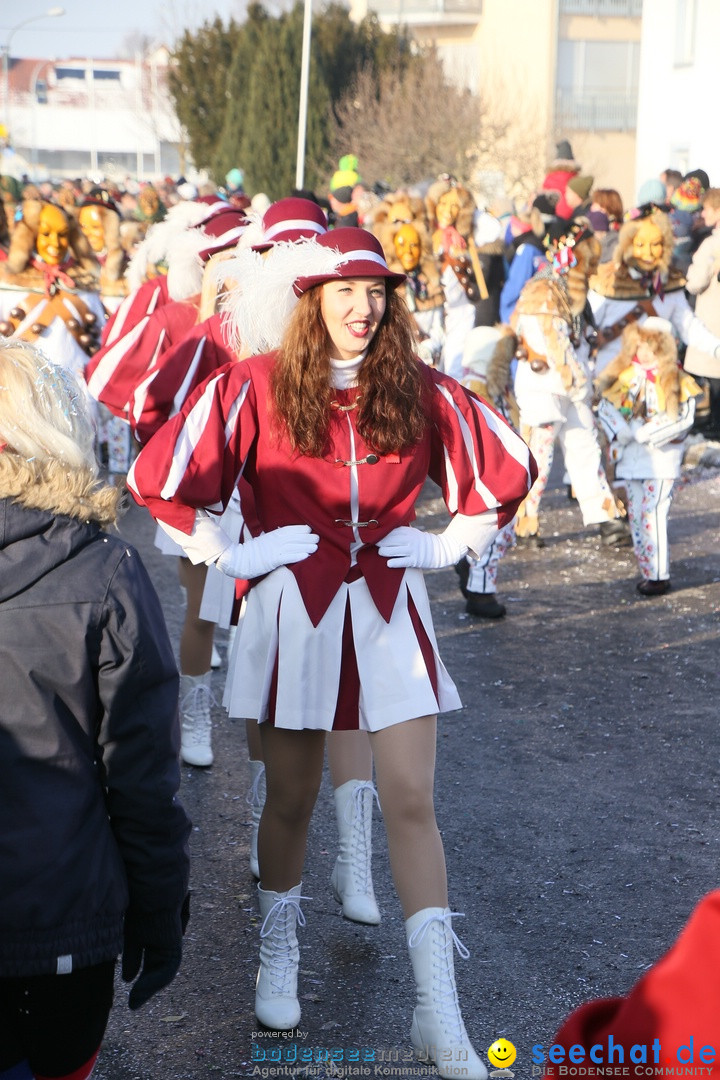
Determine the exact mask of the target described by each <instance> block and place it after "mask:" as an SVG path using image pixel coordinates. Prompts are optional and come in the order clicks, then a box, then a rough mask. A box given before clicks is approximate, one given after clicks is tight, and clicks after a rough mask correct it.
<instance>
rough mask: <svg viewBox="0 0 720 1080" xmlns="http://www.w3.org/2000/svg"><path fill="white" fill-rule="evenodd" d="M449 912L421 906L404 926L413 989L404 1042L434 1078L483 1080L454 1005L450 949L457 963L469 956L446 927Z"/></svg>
mask: <svg viewBox="0 0 720 1080" xmlns="http://www.w3.org/2000/svg"><path fill="white" fill-rule="evenodd" d="M453 914H456V912H451V911H450V908H440V907H435V908H423V910H422V911H418V912H416V913H415V914H414V915H412V916H411V917H410V918H409V919H408V920H407V921H406V923H405V931H406V933H407V943H408V952H409V953H410V960H411V962H412V967H413V973H414V975H415V983H416V986H417V1005H416V1006H415V1012H414V1013H413V1021H412V1027H411V1028H410V1041H411V1043H412V1045H413V1049H414V1050H415V1053H416V1054H417V1055H418V1057H421V1058H423V1059H425V1060H428V1059H429V1060H430V1061H433V1062H434V1063H435V1067H436V1068H437V1071H438V1073H439V1075H440V1076H442V1077H447V1078H452V1077H457V1076H462V1077H463V1080H487V1075H488V1073H487V1069H486V1068H485V1066H484V1065H483V1063H482V1061H481V1060H480V1058H479V1057H478V1056H477V1054H476V1053H475V1051H474V1050H473V1048H472V1045H471V1043H470V1040H469V1038H468V1035H467V1031H466V1030H465V1025H464V1023H463V1018H462V1014H461V1012H460V1005H459V1003H458V997H457V990H456V987H455V968H454V965H453V946H456V947H457V950H458V952H459V953H460V955H461V956H462V957H463V959H467V958H468V956H469V955H470V954H469V952H468V950H467V949H466V948H465V946H464V945H463V944H462V942H461V941H460V939H459V938H458V936H457V934H456V933H455V931H454V930H453V928H452V917H453Z"/></svg>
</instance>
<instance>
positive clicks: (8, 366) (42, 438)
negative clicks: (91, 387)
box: [0, 339, 119, 525]
mask: <svg viewBox="0 0 720 1080" xmlns="http://www.w3.org/2000/svg"><path fill="white" fill-rule="evenodd" d="M118 496H119V493H118V491H117V490H116V489H115V488H112V487H110V486H107V485H104V486H101V485H100V482H99V481H98V462H97V457H96V455H95V428H94V424H93V419H92V416H91V413H90V405H89V400H88V398H87V396H86V394H85V392H84V391H83V389H82V388H81V387H80V386H79V384H78V382H77V380H76V379H75V377H74V376H73V375H72V374H71V373H70V372H69V371H67V370H66V369H65V368H62V367H59V366H58V365H57V364H53V363H51V362H50V361H49V360H48V359H47V358H46V357H45V356H44V355H43V353H42V352H41V351H40V350H39V349H37V348H36V347H35V346H33V345H31V344H29V343H28V342H24V341H17V340H10V339H7V340H0V498H11V499H13V500H14V501H15V502H18V503H20V504H21V505H22V506H27V507H32V508H34V509H37V510H50V511H52V512H53V513H56V514H65V515H67V516H69V517H75V518H79V519H80V520H81V521H95V522H97V523H98V524H100V525H109V524H112V523H114V522H115V520H116V518H117V503H118Z"/></svg>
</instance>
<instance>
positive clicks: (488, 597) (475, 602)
mask: <svg viewBox="0 0 720 1080" xmlns="http://www.w3.org/2000/svg"><path fill="white" fill-rule="evenodd" d="M465 595H466V596H467V604H466V605H465V610H466V612H467V613H468V615H475V616H476V617H477V618H479V619H502V617H503V615H504V614H505V612H506V611H507V608H506V607H505V605H504V604H501V603H500V602H499V600H498V598H497V596H496V595H495V593H494V592H468V593H466V594H465Z"/></svg>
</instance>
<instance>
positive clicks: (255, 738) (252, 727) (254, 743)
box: [245, 720, 263, 761]
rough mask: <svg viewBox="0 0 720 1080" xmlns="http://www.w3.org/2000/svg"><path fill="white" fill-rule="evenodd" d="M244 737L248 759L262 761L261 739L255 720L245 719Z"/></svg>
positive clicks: (258, 726)
mask: <svg viewBox="0 0 720 1080" xmlns="http://www.w3.org/2000/svg"><path fill="white" fill-rule="evenodd" d="M245 737H246V738H247V746H248V757H249V759H250V761H262V759H263V750H262V739H261V738H260V725H259V724H258V722H257V720H246V721H245Z"/></svg>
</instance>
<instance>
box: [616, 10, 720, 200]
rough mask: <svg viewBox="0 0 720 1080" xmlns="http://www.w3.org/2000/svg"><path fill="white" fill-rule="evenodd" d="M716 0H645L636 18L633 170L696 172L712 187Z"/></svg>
mask: <svg viewBox="0 0 720 1080" xmlns="http://www.w3.org/2000/svg"><path fill="white" fill-rule="evenodd" d="M719 48H720V0H645V4H644V8H643V20H642V47H641V59H640V89H639V98H638V125H637V150H636V174H637V179H638V183H639V184H641V183H643V181H645V180H647V179H650V178H651V177H655V176H657V175H658V173H660V172H662V170H663V169H666V168H673V169H679V171H680V172H681V173H683V174H684V173H686V172H689V171H690V170H691V169H704V170H705V172H706V173H707V174H708V176H709V178H710V183H711V185H713V186H714V187H720V141H719V140H718V138H717V129H716V128H715V120H714V112H713V110H714V104H713V103H714V102H715V101H716V94H717V88H718V73H717V63H718V50H719Z"/></svg>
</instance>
